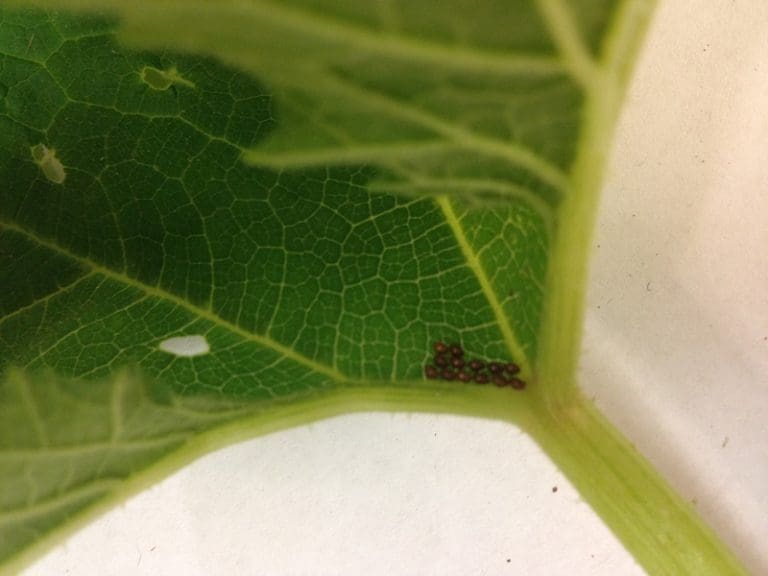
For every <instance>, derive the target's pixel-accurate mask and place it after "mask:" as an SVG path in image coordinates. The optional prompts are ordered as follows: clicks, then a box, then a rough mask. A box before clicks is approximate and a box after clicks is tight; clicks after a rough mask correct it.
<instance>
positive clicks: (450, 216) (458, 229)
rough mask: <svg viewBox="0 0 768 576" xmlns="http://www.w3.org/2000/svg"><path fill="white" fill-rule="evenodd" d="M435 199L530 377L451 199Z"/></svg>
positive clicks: (514, 354) (509, 346) (509, 345)
mask: <svg viewBox="0 0 768 576" xmlns="http://www.w3.org/2000/svg"><path fill="white" fill-rule="evenodd" d="M436 201H437V204H438V206H440V209H441V210H442V211H443V214H444V215H445V220H446V222H447V223H448V225H449V226H450V227H451V230H453V234H454V236H455V237H456V242H457V243H458V245H459V247H460V248H461V252H462V254H463V255H464V258H465V259H466V261H467V266H469V268H470V270H472V272H473V273H474V275H475V277H476V278H477V281H478V283H479V284H480V288H481V289H482V291H483V295H484V296H485V299H486V300H487V301H488V305H489V306H490V307H491V310H493V314H494V316H495V317H496V323H497V325H498V327H499V330H500V331H501V334H502V336H503V337H504V343H505V344H506V346H507V350H509V353H510V354H511V355H512V358H514V359H515V361H516V362H518V364H520V368H521V370H522V374H523V377H526V378H527V377H530V375H531V366H530V363H529V359H528V356H527V355H526V353H525V352H524V350H523V347H522V346H521V345H520V343H519V342H518V341H517V336H515V332H514V330H512V325H511V324H510V323H509V319H508V318H507V315H506V313H505V312H504V308H503V306H502V305H501V302H500V301H499V298H498V296H497V295H496V291H495V290H494V289H493V286H492V285H491V281H490V279H489V278H488V275H487V274H486V273H485V268H483V265H482V263H481V262H480V258H479V257H478V255H477V253H476V252H475V251H474V249H473V248H472V246H471V245H470V243H469V240H467V236H466V234H464V227H463V226H462V224H461V221H460V220H459V218H458V216H457V215H456V212H455V211H454V210H453V205H452V204H451V200H450V199H449V198H447V197H446V196H440V197H438V198H437V200H436Z"/></svg>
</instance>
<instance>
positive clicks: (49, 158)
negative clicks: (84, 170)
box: [29, 144, 67, 184]
mask: <svg viewBox="0 0 768 576" xmlns="http://www.w3.org/2000/svg"><path fill="white" fill-rule="evenodd" d="M29 150H30V152H31V153H32V159H33V160H34V161H35V164H37V165H38V166H39V167H40V170H42V171H43V174H44V175H45V177H46V178H47V179H48V180H50V181H51V182H53V183H54V184H62V183H63V182H64V180H65V179H66V177H67V171H66V170H64V165H63V164H62V163H61V160H59V159H58V158H57V157H56V150H54V149H53V148H48V147H47V146H46V145H45V144H36V145H35V146H32V147H31V148H30V149H29Z"/></svg>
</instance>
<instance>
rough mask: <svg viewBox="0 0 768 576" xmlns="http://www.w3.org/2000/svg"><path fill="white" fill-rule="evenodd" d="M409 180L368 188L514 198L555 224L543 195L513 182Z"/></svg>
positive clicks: (381, 182)
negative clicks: (492, 194) (482, 194)
mask: <svg viewBox="0 0 768 576" xmlns="http://www.w3.org/2000/svg"><path fill="white" fill-rule="evenodd" d="M406 177H407V178H410V179H411V180H405V181H402V182H401V181H397V182H391V181H390V182H388V181H386V180H374V181H373V182H371V183H370V184H369V185H368V189H369V190H371V191H379V192H394V193H402V192H407V193H410V194H413V192H414V191H417V190H424V191H425V192H429V193H430V194H434V195H446V194H447V192H448V191H451V192H454V193H456V194H463V195H465V196H467V197H469V198H471V197H472V194H473V193H474V194H477V193H479V192H482V191H489V192H494V193H496V194H498V195H499V196H500V197H502V198H503V199H504V201H508V200H509V199H511V198H514V199H517V200H520V201H522V202H524V203H525V204H526V205H528V206H529V207H530V208H532V209H533V210H534V211H535V212H536V213H537V214H538V215H539V216H540V217H541V219H542V220H543V221H544V224H545V225H546V227H547V229H549V228H550V226H551V224H552V212H553V210H552V207H551V206H549V204H547V203H546V201H545V200H544V199H542V198H541V196H538V195H536V194H534V193H533V192H531V191H530V190H529V189H527V188H524V187H523V186H517V185H516V184H513V183H511V182H504V181H503V180H493V179H491V178H461V177H457V178H429V177H420V176H419V175H417V174H408V175H407V176H406Z"/></svg>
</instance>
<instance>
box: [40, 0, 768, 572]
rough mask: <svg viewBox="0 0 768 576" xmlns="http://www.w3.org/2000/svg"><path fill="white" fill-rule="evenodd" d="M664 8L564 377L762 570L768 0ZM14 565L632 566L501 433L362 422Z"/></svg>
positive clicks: (181, 487) (481, 424)
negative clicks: (572, 360)
mask: <svg viewBox="0 0 768 576" xmlns="http://www.w3.org/2000/svg"><path fill="white" fill-rule="evenodd" d="M660 4H661V5H660V7H659V12H658V14H657V17H656V21H655V24H654V26H653V27H652V28H651V31H650V38H649V42H648V45H647V48H646V51H645V52H644V55H643V57H642V59H641V62H640V65H639V68H638V72H637V77H636V81H635V83H634V85H633V87H632V89H631V91H630V94H629V98H628V102H627V106H626V109H625V114H624V116H623V119H622V122H621V126H620V129H619V134H618V139H617V146H616V151H615V155H614V161H613V163H612V166H611V169H610V173H609V177H608V180H607V185H606V189H605V192H604V202H603V204H602V208H601V217H600V223H599V230H598V233H597V237H596V240H595V257H594V261H593V262H594V263H593V270H592V280H591V286H590V295H589V314H588V319H587V333H586V338H585V343H584V355H583V363H582V369H581V381H582V382H584V384H585V387H586V389H587V392H588V394H589V395H590V396H594V398H595V401H596V402H597V404H598V405H599V406H600V407H602V408H603V409H604V410H605V411H606V412H607V414H608V415H609V417H610V418H611V419H612V420H613V421H614V422H616V423H617V424H618V425H619V426H620V428H621V429H622V430H623V431H624V432H625V433H626V434H627V435H628V436H629V437H630V438H631V439H632V440H633V441H634V442H635V443H636V444H637V446H638V447H639V448H640V450H641V451H643V452H644V453H645V454H646V455H648V457H649V458H650V459H651V460H652V461H653V462H654V464H655V465H657V466H658V467H659V468H660V469H661V470H662V471H663V472H664V474H665V475H666V476H667V477H668V478H669V479H670V480H671V481H672V482H673V483H674V484H675V486H676V487H677V488H678V490H679V491H680V492H681V493H682V494H683V495H684V497H685V498H687V499H690V500H694V501H695V502H696V504H697V506H698V508H699V509H700V510H701V512H702V514H704V516H705V518H706V519H707V520H708V521H709V522H710V523H711V524H713V525H714V526H715V527H716V528H717V530H718V531H719V532H720V533H721V534H722V536H723V537H724V538H725V540H726V541H727V542H729V543H730V544H731V545H732V546H733V547H734V549H735V550H736V551H737V552H738V554H739V555H740V556H741V557H742V558H743V559H744V561H745V562H746V563H747V565H748V566H749V567H750V569H751V570H752V571H753V572H754V573H755V574H768V547H767V546H766V544H765V543H766V542H768V489H767V488H768V257H767V256H766V248H768V63H767V62H766V58H768V4H766V3H765V2H764V1H763V0H730V1H725V0H723V1H721V2H707V1H704V0H701V1H694V0H688V1H683V0H662V1H661V2H660ZM554 486H557V487H558V490H557V492H553V491H552V488H553V487H554ZM27 574H29V575H32V574H34V575H60V574H78V575H90V574H93V575H97V574H98V575H100V576H108V575H125V574H136V575H141V574H146V575H150V574H151V575H153V576H156V575H165V574H168V575H172V574H173V575H175V574H184V575H188V576H193V575H203V574H206V575H209V574H249V575H250V574H252V575H275V576H288V575H291V576H293V575H313V576H316V575H340V576H358V575H361V574H365V575H382V576H383V575H392V574H394V575H410V574H413V575H420V576H425V575H426V576H429V575H433V574H440V575H456V576H470V575H483V574H485V575H496V574H499V575H506V574H526V575H535V574H541V575H553V574H568V575H574V574H585V575H587V574H588V575H598V576H600V575H604V576H614V575H617V574H618V575H633V574H642V570H641V569H640V568H639V567H638V566H637V565H636V564H634V562H633V560H632V559H631V558H630V557H629V556H628V555H627V554H626V552H625V551H624V550H623V549H622V548H621V546H620V544H619V543H618V542H617V541H616V540H615V539H614V538H613V536H612V535H611V534H610V533H609V532H608V530H607V529H606V528H605V527H604V526H603V525H602V524H601V522H600V520H599V519H598V518H597V517H596V516H594V514H593V513H592V512H591V510H590V509H589V508H588V507H587V506H586V505H585V504H584V503H583V502H581V501H580V499H579V496H578V494H577V493H575V491H574V490H573V489H572V487H570V485H569V484H568V482H567V481H566V480H565V479H564V478H563V477H562V476H561V475H560V474H559V473H558V472H557V470H556V469H555V468H554V467H553V465H552V464H551V463H550V462H549V461H548V459H547V458H546V457H545V456H544V455H543V454H542V453H541V452H540V451H539V450H538V448H537V447H536V446H535V445H533V444H532V443H531V442H530V440H528V439H527V438H526V437H525V436H523V435H522V434H521V433H520V432H519V431H517V430H516V429H514V428H512V427H510V426H508V425H504V424H500V423H493V422H486V421H479V420H472V419H467V418H457V417H448V416H441V417H433V416H405V415H382V414H378V415H375V414H373V415H368V414H363V415H353V416H346V417H341V418H336V419H333V420H329V421H324V422H321V423H317V424H314V425H311V426H306V427H300V428H296V429H293V430H289V431H286V432H281V433H279V434H274V435H272V436H268V437H264V438H259V439H256V440H253V441H250V442H246V443H243V444H240V445H237V446H233V447H231V448H228V449H226V450H222V451H220V452H218V453H215V454H211V455H209V456H207V457H205V458H203V459H201V460H200V461H198V462H196V463H194V464H192V465H191V466H189V467H187V468H186V469H184V470H182V471H181V472H179V473H177V474H175V475H173V476H172V477H170V478H168V479H167V480H165V481H164V482H162V483H161V484H159V485H157V486H156V487H154V488H152V489H150V490H148V491H147V492H145V493H143V494H141V495H139V496H137V497H135V498H133V499H131V500H130V501H128V502H127V503H126V504H125V505H124V506H121V507H120V508H118V509H116V510H114V511H112V512H111V513H109V514H108V515H106V516H104V517H103V518H101V519H100V520H99V521H97V522H96V523H94V524H92V525H90V526H89V527H87V528H86V529H84V530H83V531H81V532H80V533H78V534H76V535H75V536H73V537H72V538H71V539H70V540H69V541H67V542H66V543H65V544H63V545H62V546H60V547H59V548H58V549H56V550H55V551H53V552H52V553H51V554H49V555H48V556H47V557H46V558H44V559H42V560H41V561H40V562H38V563H37V564H35V565H34V566H32V567H31V568H30V569H29V570H28V572H27Z"/></svg>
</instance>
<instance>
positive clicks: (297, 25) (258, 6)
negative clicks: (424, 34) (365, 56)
mask: <svg viewBox="0 0 768 576" xmlns="http://www.w3.org/2000/svg"><path fill="white" fill-rule="evenodd" d="M249 9H252V10H253V12H254V14H256V15H258V18H259V20H262V19H263V20H267V21H272V22H274V23H275V24H277V25H280V26H284V27H290V28H293V29H294V30H296V31H297V32H300V33H302V34H310V35H312V36H315V37H317V38H322V39H323V40H324V41H325V42H328V43H331V44H339V43H341V44H346V45H348V46H349V47H350V48H351V49H357V50H361V49H362V50H365V51H368V52H374V53H379V54H383V55H387V56H390V57H395V58H399V59H402V60H405V61H407V62H414V61H416V62H419V61H420V62H423V63H425V64H427V63H428V64H438V65H441V66H444V67H450V68H459V69H465V70H472V71H478V72H488V73H495V74H499V73H502V74H557V73H561V72H562V63H561V62H560V61H558V60H557V59H556V58H552V57H551V56H549V55H540V54H515V53H504V54H495V53H493V52H488V51H482V50H476V49H475V50H473V49H470V48H468V47H467V46H460V45H456V46H446V45H441V44H437V43H434V42H426V41H419V40H413V39H409V38H406V37H405V36H402V35H393V34H386V33H381V32H375V31H369V30H365V29H363V28H360V27H355V26H353V25H352V24H351V23H346V22H345V23H342V22H340V21H339V20H332V19H330V18H328V17H324V16H319V15H317V14H313V13H310V12H308V11H306V10H298V9H295V8H287V7H286V6H285V4H281V3H275V2H263V1H262V2H255V3H252V4H251V5H250V6H249Z"/></svg>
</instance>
